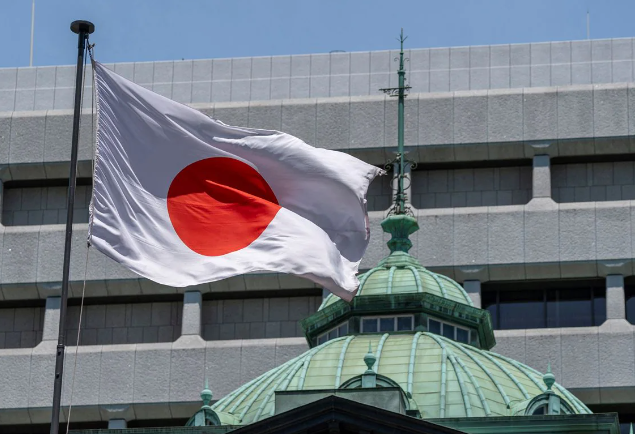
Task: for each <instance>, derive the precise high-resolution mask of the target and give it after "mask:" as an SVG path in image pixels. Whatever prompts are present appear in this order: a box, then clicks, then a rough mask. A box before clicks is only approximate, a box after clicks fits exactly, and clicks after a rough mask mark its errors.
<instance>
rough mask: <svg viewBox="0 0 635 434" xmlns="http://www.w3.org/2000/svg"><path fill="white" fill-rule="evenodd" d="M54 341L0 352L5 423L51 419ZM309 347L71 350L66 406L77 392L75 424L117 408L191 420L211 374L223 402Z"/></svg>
mask: <svg viewBox="0 0 635 434" xmlns="http://www.w3.org/2000/svg"><path fill="white" fill-rule="evenodd" d="M56 344H57V342H55V341H46V342H42V343H41V344H40V345H38V346H37V347H35V348H32V349H15V350H0V371H1V372H2V373H3V375H2V378H0V424H5V425H6V424H14V423H19V424H23V423H25V421H30V422H31V423H33V424H36V423H48V422H49V421H50V416H51V403H52V396H53V373H54V367H55V350H56ZM307 349H308V346H307V344H306V341H305V340H304V339H303V338H282V339H255V340H233V341H203V340H202V339H201V338H200V337H198V336H184V337H181V338H180V339H178V340H177V341H175V342H173V343H163V344H135V345H109V346H85V347H84V346H83V347H68V348H67V350H66V359H65V364H64V388H63V397H62V405H63V406H64V407H68V405H69V403H70V397H71V387H73V394H72V396H73V410H72V420H74V421H99V420H108V418H113V417H112V416H108V414H109V413H110V412H113V411H121V412H123V413H124V415H125V417H123V418H126V419H165V418H166V417H172V418H185V417H190V416H191V415H192V414H193V413H194V411H196V410H197V409H198V408H200V406H201V399H200V391H201V390H202V388H203V385H204V383H205V378H206V377H207V378H208V380H209V384H210V388H211V389H212V391H213V393H214V398H215V399H220V398H221V397H223V396H224V395H226V394H227V393H229V392H231V391H232V390H234V389H236V388H238V387H239V386H241V385H242V384H244V383H245V382H247V381H249V380H251V379H252V378H255V377H256V376H258V375H260V374H262V373H264V372H266V371H268V370H270V369H272V368H274V367H276V366H278V365H280V364H282V363H284V362H286V361H287V360H290V359H291V358H293V357H295V356H297V355H299V354H301V353H303V352H304V351H306V350H307ZM76 357H77V361H76V360H75V359H76ZM75 367H76V369H77V373H76V375H74V368H75ZM73 377H74V378H73ZM73 385H74V386H73Z"/></svg>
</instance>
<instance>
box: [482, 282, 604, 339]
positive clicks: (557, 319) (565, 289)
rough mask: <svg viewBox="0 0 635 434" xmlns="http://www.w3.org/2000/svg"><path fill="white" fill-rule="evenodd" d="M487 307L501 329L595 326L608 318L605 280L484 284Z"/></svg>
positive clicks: (485, 304) (493, 322) (495, 323)
mask: <svg viewBox="0 0 635 434" xmlns="http://www.w3.org/2000/svg"><path fill="white" fill-rule="evenodd" d="M482 304H483V309H487V310H488V311H489V313H490V315H491V316H492V325H493V326H494V329H497V330H510V329H533V328H546V327H592V326H599V325H600V324H602V323H603V322H604V321H605V320H606V287H605V283H604V281H601V280H598V281H585V282H566V281H564V282H554V283H548V282H547V283H542V282H521V283H517V284H508V283H505V284H491V285H487V286H484V288H483V293H482Z"/></svg>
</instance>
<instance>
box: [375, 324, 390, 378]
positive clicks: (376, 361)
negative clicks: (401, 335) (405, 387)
mask: <svg viewBox="0 0 635 434" xmlns="http://www.w3.org/2000/svg"><path fill="white" fill-rule="evenodd" d="M388 336H390V335H389V334H388V333H384V334H383V336H382V337H381V339H380V340H379V344H377V352H376V353H375V358H376V360H375V365H374V366H373V369H374V370H375V373H379V360H380V359H381V350H382V349H383V348H384V342H386V339H388Z"/></svg>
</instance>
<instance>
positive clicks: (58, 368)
mask: <svg viewBox="0 0 635 434" xmlns="http://www.w3.org/2000/svg"><path fill="white" fill-rule="evenodd" d="M71 30H72V31H73V33H77V35H78V41H79V42H78V44H77V71H76V76H75V112H74V114H73V141H72V147H71V169H70V174H69V176H68V197H67V202H66V239H65V241H64V269H63V272H62V300H61V306H60V328H59V335H58V337H57V352H56V356H55V384H54V388H53V414H52V415H51V431H50V433H51V434H57V433H58V431H59V424H60V405H61V401H62V377H63V374H64V351H65V348H66V304H67V300H68V280H69V274H70V265H71V242H72V240H73V206H74V204H75V181H76V179H77V148H78V146H79V145H78V144H79V117H80V114H81V113H80V109H81V103H82V81H83V73H84V51H85V49H86V40H87V39H88V35H90V34H91V33H93V32H94V31H95V26H94V25H93V23H91V22H90V21H73V22H72V23H71Z"/></svg>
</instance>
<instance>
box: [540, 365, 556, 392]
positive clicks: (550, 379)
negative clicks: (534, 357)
mask: <svg viewBox="0 0 635 434" xmlns="http://www.w3.org/2000/svg"><path fill="white" fill-rule="evenodd" d="M542 381H544V382H545V385H546V386H547V393H553V391H552V390H551V387H552V386H553V383H555V382H556V377H555V376H554V375H553V374H552V372H551V362H548V364H547V373H546V374H545V375H543V376H542Z"/></svg>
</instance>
